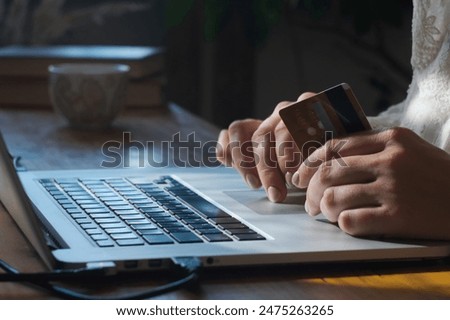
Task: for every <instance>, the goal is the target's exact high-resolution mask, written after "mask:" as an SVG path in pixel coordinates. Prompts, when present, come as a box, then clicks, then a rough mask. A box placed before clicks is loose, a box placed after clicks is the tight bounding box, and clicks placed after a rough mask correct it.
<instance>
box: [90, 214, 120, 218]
mask: <svg viewBox="0 0 450 320" xmlns="http://www.w3.org/2000/svg"><path fill="white" fill-rule="evenodd" d="M90 217H91V218H93V219H98V218H114V217H115V215H114V214H113V213H92V214H91V215H90Z"/></svg>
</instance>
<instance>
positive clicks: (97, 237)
mask: <svg viewBox="0 0 450 320" xmlns="http://www.w3.org/2000/svg"><path fill="white" fill-rule="evenodd" d="M91 238H92V239H94V240H95V241H99V240H108V239H109V238H108V236H107V235H106V234H104V233H100V234H93V235H91Z"/></svg>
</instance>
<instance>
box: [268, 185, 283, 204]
mask: <svg viewBox="0 0 450 320" xmlns="http://www.w3.org/2000/svg"><path fill="white" fill-rule="evenodd" d="M267 195H268V196H269V200H270V201H272V202H279V201H280V198H281V193H280V190H278V189H277V188H275V187H273V186H270V187H269V188H268V189H267Z"/></svg>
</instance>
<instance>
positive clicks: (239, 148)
mask: <svg viewBox="0 0 450 320" xmlns="http://www.w3.org/2000/svg"><path fill="white" fill-rule="evenodd" d="M261 122H262V121H260V120H255V119H246V120H239V121H234V122H233V123H232V124H231V125H230V126H229V128H228V137H229V146H230V152H231V157H232V159H233V165H234V167H235V169H236V170H237V171H238V172H239V173H240V174H241V175H242V177H243V178H244V179H245V181H246V182H247V184H248V185H249V186H250V187H251V188H255V189H256V188H259V187H261V181H260V180H259V178H258V172H257V169H256V164H255V159H254V152H253V151H254V143H253V141H252V136H253V133H254V132H255V131H256V130H257V129H258V127H259V125H260V124H261Z"/></svg>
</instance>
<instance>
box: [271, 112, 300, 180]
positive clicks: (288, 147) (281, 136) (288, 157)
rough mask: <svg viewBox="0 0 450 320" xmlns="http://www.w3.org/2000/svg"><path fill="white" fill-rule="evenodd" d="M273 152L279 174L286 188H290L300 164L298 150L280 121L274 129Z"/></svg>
mask: <svg viewBox="0 0 450 320" xmlns="http://www.w3.org/2000/svg"><path fill="white" fill-rule="evenodd" d="M275 151H276V156H277V162H278V166H279V169H280V171H281V174H282V175H283V176H284V178H285V182H286V184H287V185H288V186H292V175H293V173H294V172H295V171H297V170H298V168H299V166H300V163H301V160H300V159H301V155H300V150H299V149H298V147H297V145H296V144H295V142H294V141H293V140H292V137H291V135H290V133H289V131H288V130H287V128H286V126H285V125H284V123H283V122H282V121H280V122H279V123H278V125H277V126H276V128H275Z"/></svg>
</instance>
